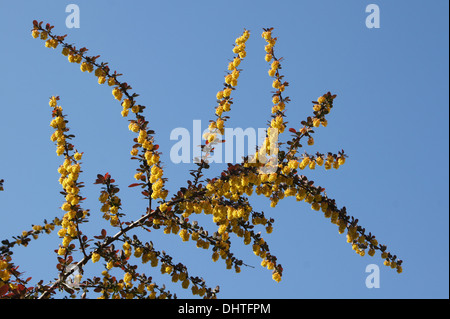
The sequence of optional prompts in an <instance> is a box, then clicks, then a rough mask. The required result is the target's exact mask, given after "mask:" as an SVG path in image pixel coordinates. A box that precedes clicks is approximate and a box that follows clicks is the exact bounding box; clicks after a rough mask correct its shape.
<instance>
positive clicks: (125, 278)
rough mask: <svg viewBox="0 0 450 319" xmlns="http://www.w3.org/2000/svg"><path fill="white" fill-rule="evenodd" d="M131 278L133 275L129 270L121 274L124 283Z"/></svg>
mask: <svg viewBox="0 0 450 319" xmlns="http://www.w3.org/2000/svg"><path fill="white" fill-rule="evenodd" d="M132 278H133V275H132V274H130V273H129V272H127V273H125V275H124V276H123V281H124V282H126V283H129V282H130V281H131V279H132Z"/></svg>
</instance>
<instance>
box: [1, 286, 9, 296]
mask: <svg viewBox="0 0 450 319" xmlns="http://www.w3.org/2000/svg"><path fill="white" fill-rule="evenodd" d="M8 290H9V285H8V284H4V285H3V286H1V287H0V296H3V295H4V294H6V293H7V292H8Z"/></svg>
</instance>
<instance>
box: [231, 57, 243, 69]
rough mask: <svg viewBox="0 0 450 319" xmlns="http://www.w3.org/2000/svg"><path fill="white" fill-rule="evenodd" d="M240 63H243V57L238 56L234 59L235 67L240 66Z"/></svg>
mask: <svg viewBox="0 0 450 319" xmlns="http://www.w3.org/2000/svg"><path fill="white" fill-rule="evenodd" d="M239 64H241V59H240V58H238V57H236V58H234V60H233V65H234V67H235V68H237V67H238V66H239Z"/></svg>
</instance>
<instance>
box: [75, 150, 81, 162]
mask: <svg viewBox="0 0 450 319" xmlns="http://www.w3.org/2000/svg"><path fill="white" fill-rule="evenodd" d="M82 156H83V154H80V153H78V152H77V153H75V154H74V155H73V157H74V158H75V160H76V161H79V160H81V157H82Z"/></svg>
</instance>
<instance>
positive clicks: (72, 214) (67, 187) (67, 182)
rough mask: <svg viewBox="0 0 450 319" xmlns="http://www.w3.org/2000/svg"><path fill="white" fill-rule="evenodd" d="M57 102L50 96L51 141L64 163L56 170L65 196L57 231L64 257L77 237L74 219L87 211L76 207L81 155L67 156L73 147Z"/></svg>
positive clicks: (79, 198)
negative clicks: (63, 155) (68, 140)
mask: <svg viewBox="0 0 450 319" xmlns="http://www.w3.org/2000/svg"><path fill="white" fill-rule="evenodd" d="M58 100H59V98H58V97H55V96H52V97H51V98H50V101H49V105H50V107H52V108H53V112H52V117H53V119H52V121H51V122H50V126H51V127H53V128H54V129H55V132H54V133H53V134H52V136H51V140H52V141H56V143H57V149H56V153H57V154H58V156H60V155H62V154H65V160H64V163H63V164H62V165H60V167H59V168H58V173H59V174H60V175H61V177H60V178H59V183H60V184H61V185H62V187H63V189H64V192H65V194H66V195H65V202H64V203H63V204H62V206H61V209H62V210H63V211H64V212H65V213H64V216H63V218H62V220H61V229H60V230H59V231H58V235H59V236H60V237H63V241H62V246H61V247H60V248H59V251H58V254H59V255H64V254H65V253H66V248H67V247H68V246H69V244H70V242H71V241H72V239H73V238H76V237H77V235H78V231H77V221H76V219H77V218H84V217H86V215H87V211H81V210H80V208H79V205H78V204H79V203H80V201H81V200H82V197H81V196H80V195H79V192H80V188H79V183H78V177H79V173H80V171H81V166H80V162H79V161H80V160H81V158H82V156H83V155H82V153H78V152H76V153H75V154H74V155H70V154H69V150H71V149H73V145H71V144H69V143H67V136H66V134H65V133H66V132H67V131H68V129H67V128H66V120H65V119H64V115H63V114H62V107H61V106H58V105H57V101H58Z"/></svg>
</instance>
